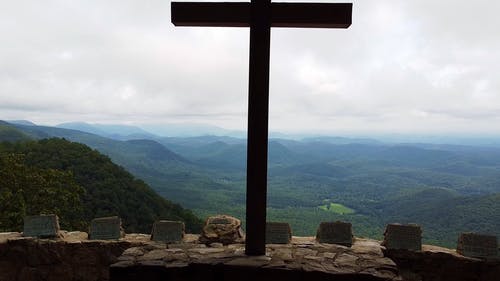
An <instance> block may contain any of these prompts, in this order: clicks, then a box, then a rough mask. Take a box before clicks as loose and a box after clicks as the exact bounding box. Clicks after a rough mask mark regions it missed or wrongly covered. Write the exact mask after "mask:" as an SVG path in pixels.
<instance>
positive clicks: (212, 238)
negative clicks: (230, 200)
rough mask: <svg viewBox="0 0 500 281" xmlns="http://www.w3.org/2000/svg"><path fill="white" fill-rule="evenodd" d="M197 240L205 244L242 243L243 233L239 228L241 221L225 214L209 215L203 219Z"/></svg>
mask: <svg viewBox="0 0 500 281" xmlns="http://www.w3.org/2000/svg"><path fill="white" fill-rule="evenodd" d="M199 241H200V243H204V244H207V245H209V244H212V243H222V244H224V245H227V244H237V243H242V242H243V241H244V233H243V230H242V229H241V221H240V220H239V219H237V218H234V217H231V216H227V215H218V216H213V217H209V218H208V219H207V220H206V221H205V225H204V226H203V230H202V232H201V235H200V238H199Z"/></svg>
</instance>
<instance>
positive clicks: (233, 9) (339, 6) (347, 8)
mask: <svg viewBox="0 0 500 281" xmlns="http://www.w3.org/2000/svg"><path fill="white" fill-rule="evenodd" d="M351 11H352V3H271V18H270V22H271V27H312V28H348V27H349V26H350V25H351V22H352V13H351ZM172 23H173V24H174V25H176V26H220V27H223V26H225V27H228V26H232V27H249V26H250V3H247V2H234V3H233V2H232V3H224V2H219V3H207V2H172Z"/></svg>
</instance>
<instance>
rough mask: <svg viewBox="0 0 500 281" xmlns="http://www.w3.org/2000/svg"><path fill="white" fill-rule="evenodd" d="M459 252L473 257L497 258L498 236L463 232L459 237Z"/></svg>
mask: <svg viewBox="0 0 500 281" xmlns="http://www.w3.org/2000/svg"><path fill="white" fill-rule="evenodd" d="M457 253H459V254H461V255H463V256H467V257H473V258H497V257H498V240H497V237H496V236H493V235H481V234H477V233H462V234H460V236H459V237H458V243H457Z"/></svg>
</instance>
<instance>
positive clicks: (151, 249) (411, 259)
mask: <svg viewBox="0 0 500 281" xmlns="http://www.w3.org/2000/svg"><path fill="white" fill-rule="evenodd" d="M197 241H198V236H197V235H193V234H187V235H186V236H185V239H184V241H183V243H176V244H165V243H158V242H153V241H150V235H147V234H127V235H126V236H125V237H124V238H122V239H120V240H112V241H106V240H88V239H87V234H86V233H84V232H64V231H63V237H62V238H57V239H35V238H29V237H22V235H21V234H20V233H16V232H11V233H0V281H4V280H5V281H7V280H8V281H11V280H23V281H35V280H36V281H38V280H44V281H45V280H47V281H60V280H61V281H62V280H64V281H71V280H74V281H76V280H79V281H98V280H104V281H106V280H109V278H110V272H111V278H112V280H120V281H127V280H142V281H148V280H208V281H211V280H217V281H219V280H229V278H231V280H259V281H265V280H273V281H276V280H279V278H284V279H287V281H294V280H377V281H378V280H409V281H413V280H415V281H417V280H418V281H421V280H426V281H429V280H430V281H437V280H440V281H448V280H450V281H451V280H454V281H461V280H464V281H465V280H467V281H469V280H474V281H491V280H496V278H498V276H500V261H494V260H493V261H484V260H480V259H475V258H467V257H463V256H461V255H459V254H457V253H456V251H454V250H450V249H446V248H441V247H437V246H431V245H423V248H422V251H421V252H413V251H404V250H397V251H394V250H390V251H388V250H386V249H385V248H384V247H382V246H380V242H379V241H375V240H369V239H362V238H357V239H356V242H355V243H354V245H353V246H352V247H351V248H349V247H344V246H339V245H332V244H321V243H317V242H316V241H315V239H314V237H293V238H292V243H291V244H287V245H283V244H268V245H267V254H266V256H261V257H247V256H245V255H244V245H243V244H230V245H226V246H224V245H222V244H220V243H212V244H210V245H208V246H206V245H204V244H198V243H197ZM110 265H111V267H110ZM127 276H128V277H127ZM133 276H135V278H134V277H133ZM165 276H167V277H168V278H171V279H162V278H165ZM127 278H128V279H127Z"/></svg>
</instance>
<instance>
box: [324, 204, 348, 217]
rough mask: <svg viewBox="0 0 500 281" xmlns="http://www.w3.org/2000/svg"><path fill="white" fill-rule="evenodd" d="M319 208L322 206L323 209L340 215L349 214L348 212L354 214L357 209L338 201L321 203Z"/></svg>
mask: <svg viewBox="0 0 500 281" xmlns="http://www.w3.org/2000/svg"><path fill="white" fill-rule="evenodd" d="M318 208H320V209H321V210H323V211H328V212H332V213H336V214H339V215H347V214H354V213H355V211H354V210H353V209H351V208H349V207H346V206H344V205H342V204H338V203H330V204H326V205H321V206H319V207H318Z"/></svg>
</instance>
